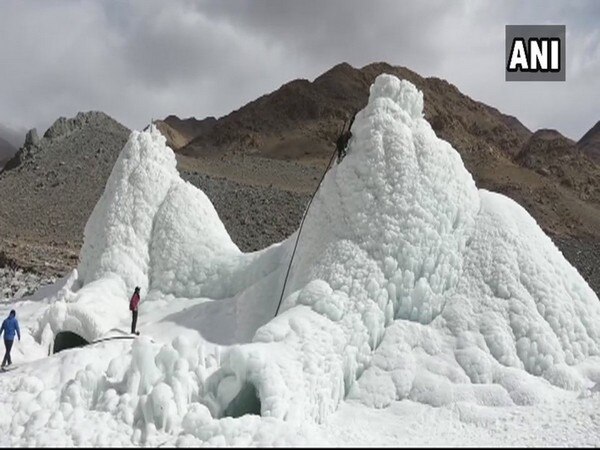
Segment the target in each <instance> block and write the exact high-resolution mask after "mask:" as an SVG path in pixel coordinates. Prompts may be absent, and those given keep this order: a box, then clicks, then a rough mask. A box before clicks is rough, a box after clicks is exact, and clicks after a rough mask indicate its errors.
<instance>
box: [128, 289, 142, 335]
mask: <svg viewBox="0 0 600 450" xmlns="http://www.w3.org/2000/svg"><path fill="white" fill-rule="evenodd" d="M139 304H140V288H139V287H136V288H135V291H134V293H133V295H132V296H131V300H129V310H130V311H131V334H138V332H137V331H136V330H135V328H136V325H137V317H138V306H139Z"/></svg>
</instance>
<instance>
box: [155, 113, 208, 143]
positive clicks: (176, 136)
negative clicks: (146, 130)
mask: <svg viewBox="0 0 600 450" xmlns="http://www.w3.org/2000/svg"><path fill="white" fill-rule="evenodd" d="M215 122H216V119H215V118H214V117H207V118H206V119H204V120H197V119H195V118H194V117H190V118H188V119H180V118H179V117H177V116H174V115H171V116H168V117H167V118H166V119H165V120H155V121H154V124H155V125H156V126H157V128H158V129H159V130H160V132H161V133H162V134H163V136H165V137H166V138H167V145H168V146H169V147H171V148H172V149H173V150H179V149H180V148H182V147H185V146H186V145H187V144H189V143H190V142H191V141H192V140H193V139H194V138H195V137H196V136H198V135H199V134H202V133H204V132H206V131H207V130H209V129H210V127H211V126H212V125H213V124H214V123H215Z"/></svg>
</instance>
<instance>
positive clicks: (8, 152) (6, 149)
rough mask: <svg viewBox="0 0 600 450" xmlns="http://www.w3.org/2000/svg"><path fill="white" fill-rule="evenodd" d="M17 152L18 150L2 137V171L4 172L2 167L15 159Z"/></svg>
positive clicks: (0, 159) (0, 150)
mask: <svg viewBox="0 0 600 450" xmlns="http://www.w3.org/2000/svg"><path fill="white" fill-rule="evenodd" d="M16 151H17V149H16V148H14V147H13V146H12V145H11V144H10V143H9V142H8V141H6V140H5V139H2V137H0V170H2V167H4V166H5V165H6V163H7V162H8V160H9V159H10V158H12V157H13V155H14V154H15V153H16Z"/></svg>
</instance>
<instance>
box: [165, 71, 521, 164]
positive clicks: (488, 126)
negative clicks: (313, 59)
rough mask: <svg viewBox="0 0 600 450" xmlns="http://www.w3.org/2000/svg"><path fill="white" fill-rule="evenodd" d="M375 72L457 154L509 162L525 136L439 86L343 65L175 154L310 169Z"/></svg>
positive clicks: (358, 104)
mask: <svg viewBox="0 0 600 450" xmlns="http://www.w3.org/2000/svg"><path fill="white" fill-rule="evenodd" d="M383 72H387V73H391V74H394V75H397V76H398V77H401V78H405V79H408V80H409V81H411V82H413V83H414V84H415V85H416V86H417V87H418V88H419V89H421V90H422V91H423V93H424V96H425V117H426V118H427V120H429V121H430V123H432V125H433V127H434V129H435V130H436V131H437V132H438V134H440V135H441V136H442V137H443V138H445V139H447V140H449V141H450V142H452V143H453V144H454V145H457V146H460V148H461V149H462V151H463V152H476V151H478V150H480V148H481V146H482V145H483V146H485V147H486V148H487V147H488V146H491V147H492V148H493V149H495V150H498V151H502V152H505V153H506V154H508V155H512V154H514V153H515V152H516V151H518V149H519V148H520V146H521V145H522V144H523V143H524V142H525V141H526V139H527V138H528V137H529V135H530V134H531V132H530V131H529V130H528V129H527V128H526V127H525V126H524V125H523V124H521V123H520V122H519V121H518V120H517V119H516V118H514V117H511V116H507V115H505V114H502V113H500V112H499V111H498V110H496V109H495V108H492V107H489V106H487V105H485V104H483V103H480V102H477V101H475V100H472V99H470V98H469V97H467V96H465V95H463V94H461V93H460V91H459V90H458V89H457V88H456V87H455V86H453V85H452V84H450V83H448V82H447V81H445V80H441V79H438V78H423V77H421V76H420V75H418V74H417V73H415V72H412V71H411V70H409V69H407V68H404V67H394V66H390V65H389V64H386V63H376V64H370V65H368V66H365V67H363V68H362V69H357V68H354V67H352V66H350V65H349V64H346V63H343V64H339V65H337V66H335V67H333V68H332V69H331V70H329V71H327V72H325V73H324V74H322V75H321V76H319V77H317V78H316V79H315V80H314V81H312V82H310V81H308V80H294V81H292V82H290V83H287V84H285V85H283V86H282V87H281V88H279V89H278V90H276V91H275V92H272V93H270V94H267V95H264V96H262V97H260V98H259V99H257V100H255V101H253V102H250V103H248V104H247V105H245V106H244V107H242V108H240V109H238V110H236V111H233V112H232V113H231V114H228V115H227V116H224V117H222V118H220V119H218V120H216V121H214V122H212V124H211V125H210V126H209V127H207V129H206V130H205V131H203V132H202V133H201V134H199V135H197V136H196V137H195V138H194V139H193V140H192V141H191V142H190V143H189V144H187V145H186V146H184V147H182V148H181V149H180V152H181V153H182V154H183V155H187V156H195V157H198V156H211V155H218V157H219V158H221V157H224V156H227V155H228V154H236V153H240V152H242V153H246V154H254V155H259V156H266V157H270V158H278V159H284V160H290V159H292V160H301V161H305V162H316V163H317V164H318V163H319V162H322V161H326V160H328V159H329V155H330V153H331V150H332V142H334V141H335V138H336V136H337V134H339V132H340V131H341V129H342V127H343V125H344V122H345V121H346V120H348V119H349V118H350V117H351V116H352V114H353V113H354V112H355V111H357V110H359V109H361V108H362V107H363V106H364V105H365V104H366V101H367V98H368V93H369V86H370V85H371V83H372V82H373V80H374V79H375V78H376V77H377V76H378V75H379V74H381V73H383ZM175 126H176V125H175Z"/></svg>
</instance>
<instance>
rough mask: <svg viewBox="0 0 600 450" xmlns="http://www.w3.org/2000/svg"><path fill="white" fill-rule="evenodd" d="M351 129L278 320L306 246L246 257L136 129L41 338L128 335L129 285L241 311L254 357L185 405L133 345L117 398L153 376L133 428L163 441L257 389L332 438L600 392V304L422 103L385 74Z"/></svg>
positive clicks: (206, 383) (233, 360)
mask: <svg viewBox="0 0 600 450" xmlns="http://www.w3.org/2000/svg"><path fill="white" fill-rule="evenodd" d="M352 133H353V137H352V139H351V140H350V142H349V147H348V152H347V156H346V158H345V159H344V160H343V161H342V162H341V164H339V165H337V166H335V167H333V168H332V169H331V170H330V171H329V173H328V174H327V175H326V177H325V179H324V181H323V184H322V186H321V188H320V190H319V192H318V194H317V195H316V197H315V199H314V201H313V203H312V207H311V209H310V210H309V211H308V214H307V217H306V221H305V225H304V229H303V233H302V235H301V236H300V242H299V245H298V250H297V253H296V257H295V259H294V262H293V266H292V269H291V272H290V279H289V283H288V286H287V288H286V293H285V297H284V302H283V305H282V308H281V312H280V315H279V316H278V317H276V318H275V319H273V320H270V317H269V315H270V314H272V313H274V311H275V307H276V301H277V299H278V297H279V293H280V291H279V289H280V288H281V284H280V283H281V282H282V280H283V275H284V270H285V268H286V263H287V261H288V260H287V258H288V257H289V254H290V250H291V246H292V245H293V239H294V238H295V236H292V237H290V238H289V239H288V240H287V241H285V242H284V243H282V244H281V245H275V246H272V247H270V248H268V249H265V250H263V251H261V252H256V253H253V254H243V253H241V252H240V251H239V249H238V248H237V247H236V245H235V244H234V243H233V242H232V241H231V239H230V237H229V235H228V234H227V232H226V230H225V228H224V226H223V224H222V223H221V221H220V220H219V218H218V215H217V213H216V211H215V210H214V208H213V206H212V204H211V203H210V201H209V199H208V198H207V197H206V196H205V195H204V194H203V193H202V192H201V191H199V190H197V189H196V188H194V187H192V186H191V185H190V184H188V183H186V182H184V181H182V180H181V179H180V178H179V176H178V174H177V171H176V162H175V157H174V155H173V153H172V151H171V150H170V149H169V148H168V147H166V146H165V140H164V138H163V137H162V136H161V135H160V134H159V133H158V131H157V130H156V129H155V128H152V129H151V130H150V131H148V132H141V133H138V132H133V133H132V135H131V137H130V139H129V142H128V143H127V145H126V146H125V148H124V149H123V151H122V153H121V155H120V157H119V159H118V161H117V163H116V164H115V167H114V170H113V172H112V174H111V176H110V178H109V180H108V184H107V186H106V190H105V192H104V194H103V196H102V198H101V199H100V201H99V202H98V205H97V206H96V208H95V209H94V212H93V213H92V216H91V217H90V220H89V221H88V224H87V226H86V229H85V243H84V246H83V249H82V253H81V262H80V265H79V270H78V279H77V280H76V282H75V284H74V287H73V290H72V291H69V292H67V293H66V294H65V295H64V299H63V300H61V301H59V302H57V303H55V304H54V305H53V306H51V307H50V308H49V309H48V311H47V312H46V314H45V315H44V316H43V318H42V319H41V321H40V333H41V330H42V329H51V331H52V332H54V333H56V332H57V331H60V330H64V329H68V330H69V331H74V332H78V333H80V334H82V335H83V336H84V337H85V338H86V339H93V338H95V337H97V336H99V335H100V334H102V332H104V331H106V330H107V329H109V328H110V327H112V326H114V324H115V323H117V322H118V321H119V320H121V321H122V320H127V317H128V310H127V308H126V306H124V305H126V303H125V302H127V301H128V298H129V296H130V295H131V292H132V290H133V287H134V286H136V285H139V286H141V287H142V291H143V292H144V293H146V292H148V294H147V295H146V297H147V298H152V299H169V298H173V297H177V298H190V299H191V298H198V297H209V298H211V299H213V300H214V299H233V300H232V301H234V302H235V305H236V314H235V317H234V318H230V320H235V322H236V330H238V331H239V329H243V330H244V332H243V333H241V334H248V333H249V334H250V335H254V337H253V339H252V341H253V342H251V343H241V344H240V345H234V346H231V347H229V348H228V349H227V351H226V352H225V353H224V355H223V358H222V360H221V361H220V364H219V367H218V369H217V370H215V371H213V372H211V374H210V375H208V376H207V377H206V378H205V379H204V377H201V378H202V381H201V382H202V386H201V387H200V388H199V389H198V390H193V389H191V388H189V387H186V389H185V392H188V393H189V392H192V391H193V392H194V395H193V396H192V395H191V394H189V395H187V394H186V395H187V396H180V397H177V396H175V397H173V395H174V394H173V392H175V389H176V388H175V385H174V384H173V383H174V382H173V383H172V382H171V381H169V380H171V379H174V378H172V377H170V376H167V375H166V374H165V373H162V372H161V371H164V370H163V369H164V367H166V366H165V365H164V364H158V362H157V361H159V360H161V361H162V360H163V359H164V358H166V356H164V355H163V356H161V357H160V358H159V356H157V355H153V354H152V353H151V352H149V353H144V352H142V350H143V346H142V347H136V349H137V350H135V349H134V350H135V352H134V354H133V361H134V362H135V361H144V360H145V359H144V358H146V359H148V361H146V362H145V363H141V362H138V363H137V364H138V365H139V367H137V366H136V367H137V368H130V369H129V370H128V371H125V372H124V375H123V377H124V381H123V383H125V384H127V383H128V381H127V379H128V378H127V377H128V375H127V374H137V375H135V376H136V377H137V378H136V380H138V378H139V377H142V380H143V385H144V387H143V389H142V388H141V387H140V389H141V391H143V392H144V396H145V397H144V400H143V402H144V404H143V405H141V404H140V405H141V406H140V408H142V410H143V414H142V415H141V416H140V417H141V418H142V419H143V420H144V421H145V423H154V424H155V425H156V424H157V423H160V425H161V426H162V427H167V426H168V427H172V426H175V425H173V424H177V423H179V422H181V421H183V422H182V423H183V425H182V426H183V427H184V428H185V427H188V428H190V429H191V428H193V427H194V426H195V425H194V424H196V423H204V422H206V421H207V420H209V418H208V416H207V413H208V412H207V411H206V410H205V409H203V408H204V407H201V405H200V403H202V404H204V405H206V407H207V408H208V410H209V411H210V415H211V416H212V417H213V418H216V417H219V416H221V415H222V414H223V412H224V411H225V409H226V407H227V406H228V405H229V403H230V402H231V401H232V400H233V399H234V398H235V397H236V395H237V394H238V393H239V392H240V390H241V389H242V388H243V387H244V386H248V384H252V385H253V386H254V387H255V389H256V392H257V393H258V397H259V399H260V405H261V415H262V416H270V417H273V418H277V419H284V420H286V421H300V422H301V421H306V420H309V421H314V422H321V421H323V420H324V419H325V418H326V417H327V415H328V414H330V413H331V412H333V411H334V410H335V409H336V408H337V407H338V405H339V403H340V401H342V400H343V399H344V398H355V399H360V400H361V401H362V402H364V403H366V404H368V405H372V406H374V407H384V406H387V405H389V404H390V403H391V402H392V401H394V400H399V399H404V398H409V399H412V400H414V401H418V402H422V403H427V404H430V405H434V406H439V405H444V404H448V403H451V402H456V401H467V402H471V403H474V404H480V405H488V406H495V405H513V404H531V403H536V402H541V401H543V400H544V396H546V395H550V394H549V393H551V392H553V391H555V390H556V389H558V388H563V389H569V390H578V389H581V388H583V387H586V386H590V385H593V383H596V382H599V381H600V359H599V352H600V334H599V332H598V327H597V325H596V327H595V326H594V324H598V323H600V303H599V302H598V298H597V297H596V295H595V294H594V292H593V291H592V290H591V289H590V287H589V286H588V285H587V284H586V282H585V281H584V280H583V278H582V277H581V276H580V275H579V273H578V272H577V271H576V270H575V269H574V268H573V267H572V266H571V265H570V264H569V263H568V262H567V261H566V260H565V258H564V257H563V256H562V254H561V253H560V252H559V250H558V249H557V248H556V247H555V246H554V244H553V243H552V241H551V240H550V239H549V238H548V237H547V236H546V235H545V234H544V233H543V231H542V230H541V229H540V227H539V226H538V225H537V224H536V222H535V220H534V219H533V218H532V217H531V216H529V214H528V213H527V212H526V211H525V210H524V209H523V208H522V207H521V206H519V205H518V204H517V203H515V202H513V201H512V200H510V199H508V198H507V197H504V196H502V195H499V194H494V193H491V192H488V191H485V190H478V189H477V187H476V186H475V183H474V181H473V178H472V177H471V175H470V174H469V173H468V172H467V170H466V169H465V167H464V165H463V163H462V160H461V158H460V156H459V154H458V153H457V152H456V151H455V150H454V149H453V148H452V147H451V146H450V144H448V143H447V142H445V141H443V140H441V139H439V138H437V137H436V135H435V133H434V132H433V130H432V128H431V126H430V125H429V124H428V122H427V121H426V120H425V119H424V118H423V95H422V93H421V92H420V91H418V90H417V89H416V88H415V86H413V85H412V84H411V83H409V82H408V81H405V80H399V79H397V78H396V77H393V76H390V75H380V76H379V77H377V79H376V80H375V82H374V84H373V85H372V86H371V91H370V97H369V102H368V105H367V106H366V107H365V108H364V109H363V110H362V111H360V112H359V114H358V115H357V117H356V120H355V122H354V124H353V127H352ZM261 325H262V326H261ZM224 326H225V324H224ZM257 328H258V329H257ZM255 331H256V332H255ZM254 332H255V333H254ZM234 342H235V340H234ZM239 342H243V340H240V341H239ZM140 345H141V344H140ZM148 345H149V344H148ZM136 352H137V353H136ZM148 355H150V356H148ZM165 355H166V353H165ZM175 357H176V355H175V356H174V358H175ZM156 358H158V359H156ZM150 360H152V361H150ZM190 363H192V361H190V360H189V358H188V359H186V362H185V364H184V366H185V367H186V368H187V367H188V366H189V364H190ZM132 364H133V362H132ZM170 364H171V366H170V367H174V366H173V364H174V363H170ZM182 364H183V363H182ZM142 366H144V367H146V366H147V367H150V368H152V371H150V372H152V374H148V373H146V374H144V371H143V370H141V369H140V367H142ZM192 369H193V368H190V370H192ZM169 370H171V369H169ZM182 370H184V369H182ZM185 370H187V369H185ZM132 376H133V375H132ZM195 380H196V382H199V381H198V378H195ZM179 382H181V380H180V381H179ZM179 382H178V383H179ZM129 383H131V381H129ZM136 383H142V381H139V380H138V381H136ZM140 386H141V385H140ZM186 386H188V385H186ZM141 391H140V392H141ZM128 392H129V393H128V394H127V395H133V394H132V392H133V391H132V390H131V389H129V391H128ZM186 399H187V400H186ZM188 400H189V402H191V403H190V405H192V406H189V409H188V405H187V403H186V401H188ZM192 400H193V401H192ZM156 405H163V406H164V408H163V409H161V408H159V407H157V406H156ZM177 417H179V419H177ZM142 419H140V420H142ZM157 426H158V425H157Z"/></svg>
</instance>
